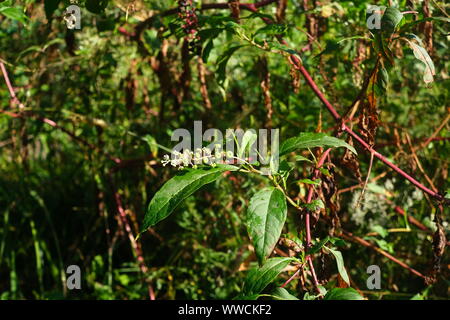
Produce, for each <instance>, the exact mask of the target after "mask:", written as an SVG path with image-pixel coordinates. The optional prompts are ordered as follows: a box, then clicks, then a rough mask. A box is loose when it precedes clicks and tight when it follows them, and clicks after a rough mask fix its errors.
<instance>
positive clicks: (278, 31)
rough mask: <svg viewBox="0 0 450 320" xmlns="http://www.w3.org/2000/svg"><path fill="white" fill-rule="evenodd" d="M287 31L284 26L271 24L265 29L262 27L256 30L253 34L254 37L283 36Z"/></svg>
mask: <svg viewBox="0 0 450 320" xmlns="http://www.w3.org/2000/svg"><path fill="white" fill-rule="evenodd" d="M286 31H287V28H286V26H285V25H284V24H276V23H272V24H268V25H266V26H265V27H262V28H260V29H258V30H257V31H256V32H255V35H257V34H261V33H263V34H266V35H284V34H285V33H286Z"/></svg>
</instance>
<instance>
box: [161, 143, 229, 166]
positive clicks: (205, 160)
mask: <svg viewBox="0 0 450 320" xmlns="http://www.w3.org/2000/svg"><path fill="white" fill-rule="evenodd" d="M224 157H229V158H233V153H231V152H225V151H222V152H220V151H218V150H217V149H216V152H215V153H214V154H212V152H211V150H210V149H209V148H201V149H200V148H197V149H196V150H195V152H193V151H191V150H184V151H183V153H181V152H178V151H173V152H172V159H171V158H170V156H169V155H168V154H166V155H164V158H163V160H162V161H161V163H162V165H163V166H164V167H165V166H166V165H168V164H170V165H171V166H172V167H177V168H179V169H183V168H185V167H189V166H191V167H192V168H194V169H195V168H197V166H198V165H199V164H206V165H211V166H212V167H215V166H216V164H217V163H224V161H223V159H224Z"/></svg>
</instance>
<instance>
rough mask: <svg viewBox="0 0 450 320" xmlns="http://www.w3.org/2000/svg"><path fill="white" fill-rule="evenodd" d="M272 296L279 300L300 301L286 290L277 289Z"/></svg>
mask: <svg viewBox="0 0 450 320" xmlns="http://www.w3.org/2000/svg"><path fill="white" fill-rule="evenodd" d="M270 295H271V296H272V297H274V298H275V299H277V300H299V299H298V298H297V297H296V296H294V295H292V294H290V293H289V291H287V290H286V289H285V288H280V287H277V288H275V289H274V290H273V291H272V292H271V294H270Z"/></svg>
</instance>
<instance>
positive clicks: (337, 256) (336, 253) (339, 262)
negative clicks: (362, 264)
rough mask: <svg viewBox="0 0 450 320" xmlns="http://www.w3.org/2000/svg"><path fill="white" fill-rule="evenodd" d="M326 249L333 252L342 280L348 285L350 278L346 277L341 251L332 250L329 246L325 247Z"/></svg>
mask: <svg viewBox="0 0 450 320" xmlns="http://www.w3.org/2000/svg"><path fill="white" fill-rule="evenodd" d="M327 250H329V251H330V252H331V253H332V254H333V256H334V258H335V259H336V264H337V268H338V272H339V274H340V276H341V278H342V280H344V281H345V282H346V283H347V284H348V285H350V279H349V278H348V274H347V270H345V266H344V258H343V257H342V253H341V252H340V251H338V250H333V249H330V248H327Z"/></svg>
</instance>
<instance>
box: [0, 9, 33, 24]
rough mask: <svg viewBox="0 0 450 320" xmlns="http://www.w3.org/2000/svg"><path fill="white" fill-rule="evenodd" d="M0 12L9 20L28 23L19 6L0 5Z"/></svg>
mask: <svg viewBox="0 0 450 320" xmlns="http://www.w3.org/2000/svg"><path fill="white" fill-rule="evenodd" d="M0 13H1V14H3V15H4V16H5V17H7V18H9V19H11V20H16V21H19V22H21V23H22V24H24V25H25V24H27V23H28V17H27V16H26V15H25V13H24V12H23V11H22V10H21V9H19V8H13V7H0Z"/></svg>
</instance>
